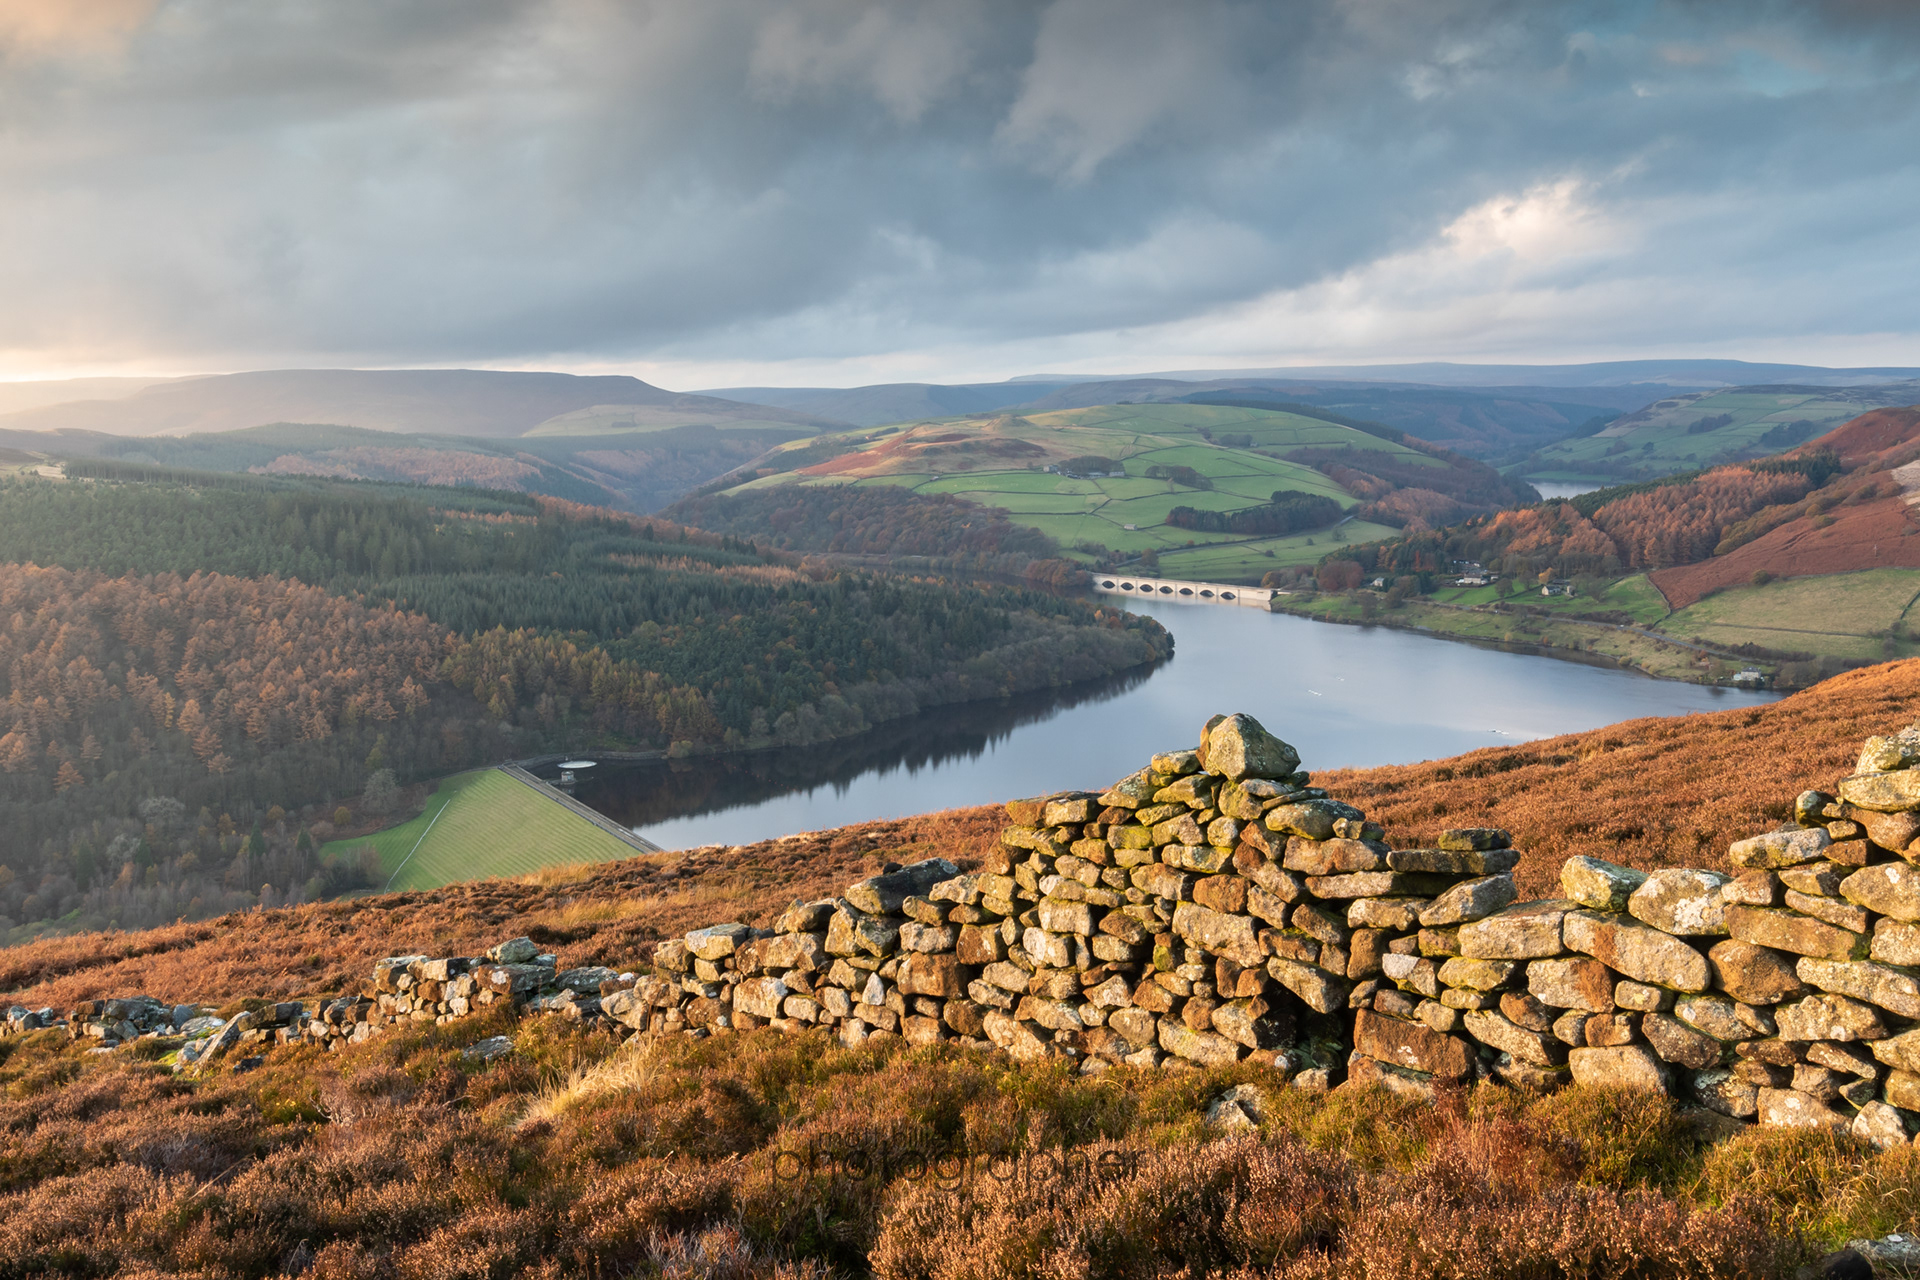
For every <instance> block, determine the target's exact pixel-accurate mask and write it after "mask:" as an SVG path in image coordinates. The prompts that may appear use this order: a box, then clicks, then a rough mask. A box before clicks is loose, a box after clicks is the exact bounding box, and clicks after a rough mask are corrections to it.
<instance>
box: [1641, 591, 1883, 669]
mask: <svg viewBox="0 0 1920 1280" xmlns="http://www.w3.org/2000/svg"><path fill="white" fill-rule="evenodd" d="M1916 595H1920V569H1866V570H1862V571H1860V572H1858V573H1836V574H1826V575H1822V576H1820V577H1816V578H1787V579H1784V580H1782V581H1779V582H1770V583H1768V584H1767V585H1766V586H1763V587H1736V588H1734V589H1733V590H1730V591H1723V592H1721V593H1720V594H1719V595H1714V596H1709V597H1707V598H1706V599H1705V600H1702V601H1700V602H1698V603H1697V604H1693V605H1690V606H1688V607H1687V608H1685V609H1681V610H1678V611H1676V612H1675V613H1674V615H1673V616H1672V617H1670V618H1668V619H1667V620H1666V622H1665V623H1663V624H1662V626H1661V629H1662V630H1664V631H1669V632H1672V633H1673V634H1674V635H1678V636H1684V637H1686V638H1688V639H1691V640H1697V641H1699V642H1700V643H1702V644H1715V645H1726V646H1733V645H1740V644H1757V645H1760V646H1762V647H1764V648H1768V649H1779V650H1787V651H1798V652H1804V653H1815V654H1826V655H1832V656H1833V657H1836V658H1860V659H1878V658H1881V657H1883V656H1884V657H1906V656H1908V655H1909V654H1911V653H1913V652H1915V650H1916V646H1915V645H1914V643H1913V642H1912V640H1911V639H1910V638H1909V635H1910V633H1909V631H1908V626H1909V625H1910V623H1911V621H1912V618H1911V615H1910V614H1909V613H1908V610H1909V608H1910V607H1911V606H1912V604H1913V602H1914V598H1915V596H1916ZM1890 633H1892V634H1893V636H1894V639H1893V641H1892V646H1893V647H1892V650H1891V651H1889V649H1888V636H1889V634H1890Z"/></svg>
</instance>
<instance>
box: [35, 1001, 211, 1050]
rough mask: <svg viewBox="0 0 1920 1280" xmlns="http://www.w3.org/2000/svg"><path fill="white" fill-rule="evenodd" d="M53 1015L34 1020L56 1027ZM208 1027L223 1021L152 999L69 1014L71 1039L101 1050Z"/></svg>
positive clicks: (85, 1006) (83, 1006)
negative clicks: (87, 1041) (85, 1042)
mask: <svg viewBox="0 0 1920 1280" xmlns="http://www.w3.org/2000/svg"><path fill="white" fill-rule="evenodd" d="M22 1012H25V1011H24V1010H22ZM50 1012H51V1011H50V1010H46V1009H42V1010H40V1012H39V1014H38V1015H36V1016H35V1017H34V1019H33V1021H34V1022H35V1023H37V1024H38V1025H40V1026H50V1025H52V1019H51V1018H49V1017H48V1016H47V1015H48V1014H49V1013H50ZM10 1020H11V1019H10ZM208 1024H211V1025H212V1026H214V1027H218V1026H220V1025H221V1023H220V1019H218V1018H207V1017H205V1016H204V1015H203V1013H202V1011H201V1009H200V1006H198V1005H191V1004H180V1005H172V1004H163V1003H162V1002H160V1001H158V1000H156V999H154V998H153V997H152V996H123V997H120V998H117V999H112V1000H83V1001H81V1002H80V1003H79V1004H77V1005H75V1006H74V1007H73V1008H71V1009H69V1010H68V1011H67V1035H68V1037H69V1038H70V1039H74V1040H93V1041H97V1042H98V1043H97V1044H96V1045H95V1046H94V1047H95V1048H100V1049H112V1048H116V1047H118V1046H120V1045H122V1044H126V1043H128V1042H130V1041H134V1040H140V1039H154V1038H157V1037H165V1036H188V1037H192V1036H193V1035H195V1034H197V1033H200V1032H202V1031H204V1030H205V1029H206V1027H207V1026H208Z"/></svg>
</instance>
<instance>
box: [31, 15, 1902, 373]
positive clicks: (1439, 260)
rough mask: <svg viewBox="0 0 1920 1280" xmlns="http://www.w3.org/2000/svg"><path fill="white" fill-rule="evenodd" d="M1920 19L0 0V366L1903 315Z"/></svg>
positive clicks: (952, 351)
mask: <svg viewBox="0 0 1920 1280" xmlns="http://www.w3.org/2000/svg"><path fill="white" fill-rule="evenodd" d="M1917 10H1920V6H1914V5H1912V4H1909V3H1906V2H1905V0H1888V2H1887V3H1879V4H1876V3H1866V2H1861V3H1853V4H1843V3H1828V4H1812V3H1809V4H1787V3H1762V2H1756V0H1747V2H1744V3H1731V2H1729V3H1705V2H1704V0H1703V2H1698V3H1682V2H1678V0H1675V2H1670V3H1655V2H1652V0H1648V2H1647V3H1631V2H1628V0H1616V2H1614V3H1592V4H1582V3H1553V2H1552V0H1530V2H1527V3H1521V2H1518V0H1516V2H1514V3H1501V2H1498V0H1479V2H1477V3H1468V2H1467V0H1290V2H1287V3H1273V4H1242V3H1224V2H1217V0H1191V2H1189V3H1182V4H1177V5H1174V4H1167V3H1164V0H1053V2H1052V3H1046V4H1034V3H995V2H993V0H941V3H938V4H928V3H907V2H905V0H902V2H898V3H854V2H852V0H789V2H787V3H779V4H764V3H741V2H738V0H699V2H698V3H692V2H688V0H672V2H658V3H656V2H647V0H632V2H625V3H622V2H616V0H547V2H545V3H533V2H528V3H508V2H506V0H437V2H431V3H426V2H422V3H391V2H381V0H326V2H325V3H321V2H319V0H308V2H307V3H292V2H290V0H96V2H95V3H93V4H91V5H87V6H58V5H47V4H46V3H44V0H0V296H3V297H4V298H5V299H6V304H5V305H4V306H0V372H4V371H5V369H6V368H7V367H13V368H19V369H24V368H30V367H35V366H36V363H37V364H38V365H41V366H47V367H52V366H55V365H61V364H66V365H74V366H78V365H83V364H103V363H111V362H114V361H127V360H144V361H147V362H148V363H155V362H162V363H172V364H175V365H181V366H193V367H247V366H259V365H261V364H265V363H308V364H316V363H381V364H396V363H415V362H417V363H447V362H456V361H460V362H470V363H480V362H488V361H492V362H508V361H540V360H551V361H569V360H571V361H588V362H591V361H610V362H618V361H623V360H632V361H657V362H666V363H669V364H671V363H673V362H681V363H683V364H686V365H688V366H690V367H691V366H697V365H699V364H700V363H701V362H727V361H731V362H736V363H738V362H742V361H762V362H779V361H795V360H813V361H829V362H830V361H835V360H842V361H844V360H858V359H862V358H870V357H874V356H878V355H884V354H886V353H897V352H907V351H922V352H944V353H947V358H951V359H955V360H958V361H960V362H961V363H963V364H964V363H966V361H967V360H969V359H976V360H977V359H992V358H1011V357H1008V356H1006V355H1005V354H1004V353H1012V352H1022V353H1029V354H1030V356H1031V357H1032V358H1030V359H1027V360H1026V361H1025V363H1027V364H1029V365H1036V366H1037V365H1039V364H1041V363H1044V362H1045V361H1047V360H1049V359H1057V360H1062V361H1070V360H1074V359H1098V358H1099V357H1100V356H1101V355H1102V354H1103V353H1118V354H1122V355H1126V356H1127V357H1128V358H1132V355H1133V354H1138V356H1139V358H1141V359H1147V360H1148V362H1149V365H1151V364H1152V363H1153V362H1152V360H1151V359H1150V356H1149V355H1148V353H1152V352H1165V353H1167V355H1168V357H1169V358H1168V359H1167V360H1163V361H1161V362H1160V363H1159V367H1170V366H1171V365H1172V364H1174V363H1176V361H1175V360H1174V359H1172V357H1173V356H1174V355H1176V354H1178V355H1180V356H1184V357H1191V358H1212V357H1217V358H1220V359H1229V358H1233V359H1239V358H1241V357H1248V358H1253V357H1259V358H1270V359H1277V360H1280V359H1284V358H1285V357H1286V356H1287V355H1288V354H1289V353H1300V354H1311V355H1316V356H1326V355H1329V354H1332V355H1345V356H1349V357H1353V356H1365V355H1389V354H1391V355H1399V356H1408V355H1423V356H1425V355H1435V356H1445V355H1449V354H1458V353H1489V352H1495V351H1498V352H1504V353H1510V354H1511V353H1525V352H1527V351H1535V350H1537V351H1540V352H1543V353H1546V352H1552V353H1563V352H1566V351H1570V350H1576V349H1591V350H1603V349H1604V350H1613V349H1625V348H1627V347H1633V346H1636V345H1637V346H1639V347H1641V348H1648V347H1653V346H1666V347H1675V346H1680V347H1706V346H1712V347H1715V348H1716V349H1718V348H1720V347H1723V346H1724V345H1725V344H1728V343H1735V344H1737V343H1740V342H1749V343H1763V344H1766V343H1771V344H1775V345H1774V346H1773V347H1772V348H1770V349H1775V350H1777V349H1779V348H1778V344H1779V343H1782V342H1786V343H1791V342H1809V341H1811V342H1815V343H1817V342H1819V341H1822V340H1838V339H1847V338H1850V337H1853V336H1860V335H1878V336H1879V338H1880V339H1882V340H1885V339H1887V337H1888V336H1889V335H1891V336H1892V339H1893V340H1894V341H1895V342H1896V343H1897V342H1900V341H1905V340H1906V339H1909V338H1911V337H1912V336H1913V335H1915V334H1916V333H1917V332H1920V304H1917V303H1916V301H1915V296H1916V294H1915V291H1914V290H1913V289H1912V287H1911V282H1912V281H1913V280H1914V279H1916V278H1920V235H1916V234H1915V231H1916V226H1915V223H1916V218H1915V214H1914V210H1916V209H1920V143H1916V139H1920V94H1916V93H1915V89H1916V87H1917V86H1916V80H1920V75H1917V74H1916V73H1917V72H1920V23H1916V21H1915V18H1914V15H1915V13H1916V11H1917ZM966 353H973V354H972V355H971V356H970V355H968V354H966ZM982 353H1002V355H1001V356H1000V357H995V356H991V355H983V354H982ZM1822 353H1823V354H1829V355H1830V354H1832V353H1831V352H1829V351H1826V350H1825V349H1822ZM1879 354H1881V355H1883V356H1884V354H1885V353H1884V351H1882V352H1880V353H1879Z"/></svg>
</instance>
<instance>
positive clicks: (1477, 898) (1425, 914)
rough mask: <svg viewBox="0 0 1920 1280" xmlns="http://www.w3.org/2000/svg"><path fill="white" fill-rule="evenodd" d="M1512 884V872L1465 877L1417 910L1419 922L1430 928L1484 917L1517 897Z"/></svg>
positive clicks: (1464, 922) (1463, 922)
mask: <svg viewBox="0 0 1920 1280" xmlns="http://www.w3.org/2000/svg"><path fill="white" fill-rule="evenodd" d="M1519 896H1520V894H1519V891H1518V890H1517V889H1516V888H1515V887H1514V883H1513V873H1512V872H1510V871H1505V872H1501V873H1500V874H1499V875H1492V876H1483V877H1481V878H1480V879H1478V880H1467V881H1464V882H1462V883H1460V884H1457V885H1455V886H1453V888H1451V889H1448V890H1447V891H1446V892H1445V893H1443V894H1441V895H1440V896H1439V897H1437V898H1435V899H1434V900H1433V901H1432V902H1430V903H1428V904H1427V905H1426V906H1425V907H1422V908H1421V910H1420V923H1421V924H1422V925H1425V926H1427V927H1428V928H1433V927H1435V926H1438V925H1449V924H1467V923H1470V922H1472V921H1475V920H1483V919H1485V918H1486V917H1488V916H1490V915H1492V914H1493V913H1494V912H1496V911H1498V910H1500V908H1502V907H1505V906H1509V905H1511V904H1512V902H1513V900H1514V899H1515V898H1517V897H1519Z"/></svg>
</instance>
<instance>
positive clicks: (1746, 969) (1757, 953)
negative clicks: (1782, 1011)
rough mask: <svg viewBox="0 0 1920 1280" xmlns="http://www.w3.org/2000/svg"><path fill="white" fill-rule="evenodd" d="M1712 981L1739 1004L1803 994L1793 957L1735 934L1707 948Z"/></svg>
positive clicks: (1762, 1002)
mask: <svg viewBox="0 0 1920 1280" xmlns="http://www.w3.org/2000/svg"><path fill="white" fill-rule="evenodd" d="M1707 963H1708V964H1709V965H1710V966H1712V968H1713V979H1714V981H1713V985H1714V986H1716V987H1718V988H1720V990H1722V991H1724V992H1726V993H1727V994H1728V995H1730V996H1732V997H1733V998H1734V999H1735V1000H1738V1001H1740V1002H1741V1003H1742V1004H1758V1005H1767V1004H1779V1003H1780V1002H1781V1001H1782V1000H1791V999H1794V998H1796V997H1798V996H1802V995H1805V994H1806V990H1807V988H1806V984H1805V983H1803V982H1801V981H1800V975H1799V974H1797V973H1795V972H1794V963H1795V957H1793V956H1791V955H1783V954H1781V953H1780V952H1778V951H1770V950H1768V949H1767V948H1765V947H1761V946H1756V945H1755V944H1753V943H1751V942H1744V941H1741V940H1740V939H1737V938H1728V939H1726V940H1725V941H1722V942H1716V943H1714V944H1713V948H1712V950H1710V951H1708V952H1707Z"/></svg>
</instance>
